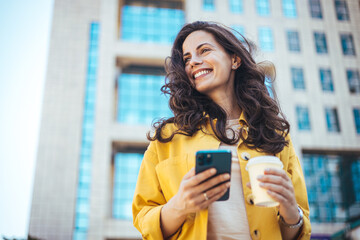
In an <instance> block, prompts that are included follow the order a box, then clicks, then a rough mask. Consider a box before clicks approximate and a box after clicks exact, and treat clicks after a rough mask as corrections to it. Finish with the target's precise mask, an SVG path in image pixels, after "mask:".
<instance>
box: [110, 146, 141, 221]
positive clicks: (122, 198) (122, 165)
mask: <svg viewBox="0 0 360 240" xmlns="http://www.w3.org/2000/svg"><path fill="white" fill-rule="evenodd" d="M143 157H144V154H140V153H117V154H116V155H115V159H114V160H115V163H114V190H113V209H112V216H113V218H116V219H123V220H131V219H132V212H131V204H132V200H133V196H134V191H135V186H136V181H137V176H138V173H139V169H140V165H141V161H142V159H143Z"/></svg>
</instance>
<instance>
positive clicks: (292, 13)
mask: <svg viewBox="0 0 360 240" xmlns="http://www.w3.org/2000/svg"><path fill="white" fill-rule="evenodd" d="M282 8H283V13H284V16H285V17H287V18H296V17H297V13H296V3H295V0H282Z"/></svg>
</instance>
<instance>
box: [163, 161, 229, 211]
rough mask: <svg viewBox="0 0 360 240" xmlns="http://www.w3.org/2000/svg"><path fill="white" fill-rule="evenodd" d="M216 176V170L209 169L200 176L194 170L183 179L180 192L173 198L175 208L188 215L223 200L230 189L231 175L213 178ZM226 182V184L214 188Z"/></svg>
mask: <svg viewBox="0 0 360 240" xmlns="http://www.w3.org/2000/svg"><path fill="white" fill-rule="evenodd" d="M215 174H216V169H215V168H211V169H208V170H206V171H204V172H201V173H199V174H195V168H192V169H191V170H190V171H189V172H188V173H187V174H186V175H185V176H184V177H183V179H182V181H181V183H180V187H179V191H178V193H177V194H176V195H175V196H174V197H173V202H172V204H173V207H174V208H176V209H178V210H180V211H182V213H183V214H184V215H187V214H189V213H194V212H197V211H200V210H202V209H205V208H207V207H208V206H209V205H210V204H211V203H213V202H214V201H216V200H218V199H219V198H221V197H222V196H223V195H224V194H225V192H226V191H227V189H228V188H229V187H230V182H228V180H229V179H230V175H229V174H227V173H226V174H221V175H219V176H216V177H214V178H211V177H213V176H214V175H215ZM209 178H211V179H209ZM207 179H208V180H207ZM205 180H206V181H205ZM224 181H226V182H225V183H223V184H221V185H219V186H217V187H215V188H212V187H214V186H216V185H217V184H219V183H221V182H224ZM210 188H212V189H210ZM169 203H170V201H169Z"/></svg>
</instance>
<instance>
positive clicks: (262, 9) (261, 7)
mask: <svg viewBox="0 0 360 240" xmlns="http://www.w3.org/2000/svg"><path fill="white" fill-rule="evenodd" d="M255 5H256V12H257V14H259V15H260V16H270V3H269V0H256V2H255Z"/></svg>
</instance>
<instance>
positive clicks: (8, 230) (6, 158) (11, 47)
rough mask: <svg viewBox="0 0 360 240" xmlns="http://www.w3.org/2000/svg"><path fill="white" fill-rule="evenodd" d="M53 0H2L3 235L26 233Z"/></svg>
mask: <svg viewBox="0 0 360 240" xmlns="http://www.w3.org/2000/svg"><path fill="white" fill-rule="evenodd" d="M52 9H53V0H33V1H24V0H10V1H9V0H0V26H1V27H0V239H2V237H3V236H6V237H21V238H25V236H27V233H28V225H29V217H30V207H31V198H32V188H33V181H34V171H35V165H36V153H37V145H38V135H39V126H40V116H41V105H42V99H43V89H44V82H45V75H46V63H47V56H48V48H49V37H50V29H51V18H52Z"/></svg>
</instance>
